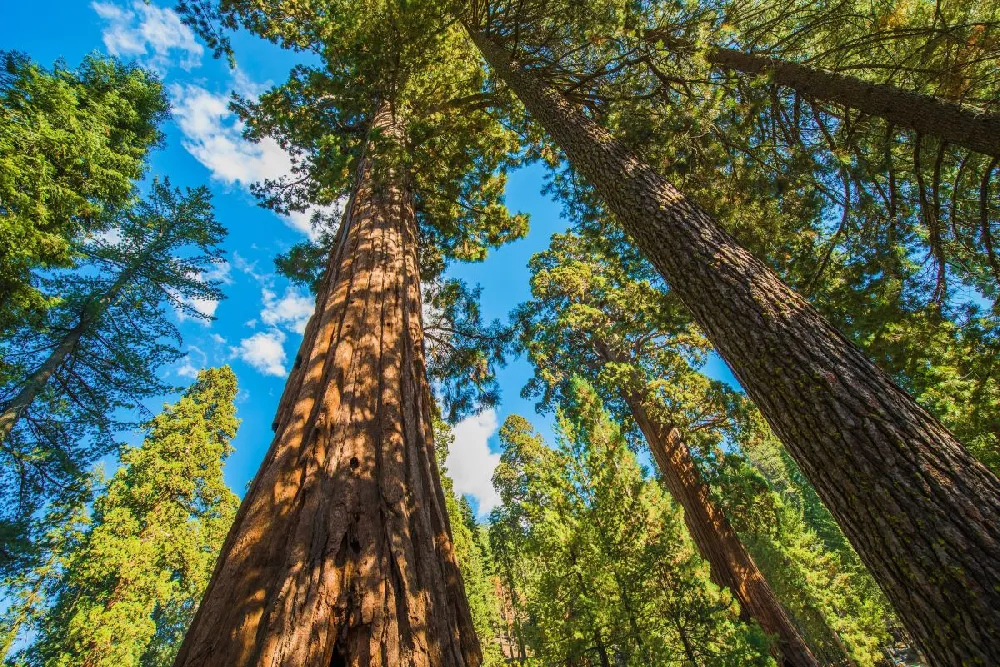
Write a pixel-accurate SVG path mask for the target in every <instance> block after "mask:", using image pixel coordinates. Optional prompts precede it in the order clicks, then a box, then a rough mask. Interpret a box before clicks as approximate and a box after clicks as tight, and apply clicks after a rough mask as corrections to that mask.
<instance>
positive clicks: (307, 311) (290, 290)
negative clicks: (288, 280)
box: [260, 287, 316, 333]
mask: <svg viewBox="0 0 1000 667" xmlns="http://www.w3.org/2000/svg"><path fill="white" fill-rule="evenodd" d="M262 294H263V300H264V309H263V310H262V311H261V313H260V319H261V321H262V322H263V323H264V324H270V325H272V326H288V327H289V328H291V329H292V331H295V332H296V333H302V332H304V331H305V330H306V324H307V323H308V322H309V317H310V316H311V315H312V312H313V309H314V308H315V306H316V301H315V299H313V298H312V297H311V296H309V295H308V294H302V293H301V292H299V291H298V290H297V289H295V288H294V287H287V288H285V294H284V296H282V297H281V298H280V299H279V298H278V295H277V294H275V293H274V292H272V291H271V290H269V289H267V288H266V287H265V288H264V289H263V290H262Z"/></svg>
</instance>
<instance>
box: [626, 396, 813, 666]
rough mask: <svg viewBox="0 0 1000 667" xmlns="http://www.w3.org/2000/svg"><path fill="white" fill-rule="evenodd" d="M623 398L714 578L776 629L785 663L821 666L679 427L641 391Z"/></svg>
mask: <svg viewBox="0 0 1000 667" xmlns="http://www.w3.org/2000/svg"><path fill="white" fill-rule="evenodd" d="M624 400H625V402H626V404H628V407H629V410H630V411H631V413H632V416H633V417H634V418H635V421H636V424H638V425H639V430H641V431H642V434H643V436H644V437H645V438H646V442H647V443H648V445H649V450H650V452H652V454H653V459H654V460H655V461H656V465H657V467H658V468H659V470H660V474H661V475H662V477H663V482H664V484H665V485H666V487H667V490H668V491H670V495H671V496H672V497H673V499H674V500H675V501H677V503H678V504H679V505H680V506H681V507H682V508H683V509H684V523H685V524H686V525H687V528H688V532H689V533H691V539H693V540H694V543H695V546H697V547H698V552H699V553H700V554H701V556H702V558H704V559H705V560H707V561H708V564H709V567H710V574H711V578H712V581H713V582H715V584H716V585H718V586H722V587H725V588H728V589H729V590H730V591H732V593H733V595H734V596H735V597H736V599H737V600H738V601H739V603H740V612H741V614H742V615H743V617H744V618H752V619H754V620H755V621H757V622H758V623H759V624H760V627H761V628H762V629H763V630H764V632H766V633H768V634H770V635H777V637H778V643H779V646H778V648H779V650H780V654H781V655H780V656H776V657H778V658H779V659H783V662H784V664H785V665H788V666H790V667H791V666H794V667H799V666H815V667H818V666H819V662H818V661H817V660H816V658H815V656H813V654H812V651H810V650H809V647H808V645H807V644H806V642H805V640H804V639H803V638H802V635H800V634H799V631H798V630H797V629H796V627H795V626H794V625H793V624H792V621H791V619H790V618H789V617H788V614H787V613H786V612H785V609H784V608H783V607H782V606H781V603H780V602H779V601H778V598H777V596H776V595H775V594H774V591H773V590H772V589H771V585H770V584H768V583H767V580H766V579H765V578H764V575H763V574H761V572H760V570H759V569H758V568H757V564H756V563H755V562H754V560H753V557H752V556H751V555H750V554H749V553H748V552H747V550H746V547H744V546H743V542H742V541H741V540H740V538H739V536H738V535H737V534H736V531H734V530H733V527H732V526H731V525H730V524H729V520H728V519H727V518H726V515H725V513H723V511H722V510H721V509H720V508H719V507H717V506H716V505H715V503H714V502H712V498H711V495H710V492H709V489H708V486H707V485H706V484H705V483H704V482H703V481H702V480H701V476H700V474H699V473H698V469H697V467H696V466H695V462H694V459H692V458H691V450H689V449H688V446H687V444H686V443H685V442H684V440H683V439H682V438H681V434H680V432H679V431H678V430H677V429H676V428H674V427H673V426H670V425H666V424H663V423H661V422H660V421H659V420H656V419H653V418H652V417H651V416H650V414H649V412H648V411H647V410H646V407H645V405H644V404H643V402H642V400H641V398H640V397H639V396H636V395H635V394H626V395H625V396H624Z"/></svg>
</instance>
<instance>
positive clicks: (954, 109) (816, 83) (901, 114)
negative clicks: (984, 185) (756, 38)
mask: <svg viewBox="0 0 1000 667" xmlns="http://www.w3.org/2000/svg"><path fill="white" fill-rule="evenodd" d="M705 60H707V61H708V62H709V63H711V64H712V65H715V66H716V67H718V68H720V69H727V70H730V71H735V72H740V73H743V74H754V75H764V76H768V77H770V78H771V80H772V81H774V83H775V84H777V85H779V86H782V87H785V88H791V89H793V90H795V91H797V92H798V93H799V94H801V95H802V96H804V97H808V98H810V99H814V100H820V101H823V102H835V103H837V104H843V105H844V106H847V107H850V108H851V109H855V110H857V111H860V112H862V113H863V114H865V115H868V116H874V117H876V118H881V119H883V120H885V121H886V122H888V123H889V124H890V125H896V126H899V127H903V128H906V129H908V130H913V131H914V132H917V133H918V134H927V135H930V136H934V137H937V138H939V139H940V140H942V141H945V142H947V143H950V144H955V145H957V146H964V147H965V148H968V149H970V150H973V151H976V152H978V153H985V154H987V155H993V156H1000V115H997V114H985V113H979V112H977V111H975V110H973V109H970V108H968V107H966V106H962V105H961V104H955V103H954V102H946V101H943V100H939V99H937V98H936V97H933V96H931V95H924V94H922V93H914V92H911V91H908V90H903V89H902V88H898V87H896V86H889V85H885V84H880V83H870V82H868V81H864V80H862V79H858V78H856V77H853V76H846V75H844V74H838V73H836V72H828V71H826V70H822V69H817V68H815V67H810V66H809V65H803V64H801V63H796V62H792V61H789V60H779V59H777V58H770V57H768V56H763V55H760V54H755V53H746V52H745V51H739V50H737V49H724V48H710V49H709V50H708V51H706V53H705Z"/></svg>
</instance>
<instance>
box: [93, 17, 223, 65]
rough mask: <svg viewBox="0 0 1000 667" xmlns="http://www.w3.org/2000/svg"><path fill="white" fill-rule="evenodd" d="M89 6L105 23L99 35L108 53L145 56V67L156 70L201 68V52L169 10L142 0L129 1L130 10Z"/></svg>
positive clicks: (191, 33)
mask: <svg viewBox="0 0 1000 667" xmlns="http://www.w3.org/2000/svg"><path fill="white" fill-rule="evenodd" d="M90 6H91V7H92V8H93V10H94V11H95V12H97V15H98V16H100V17H101V18H102V19H104V21H106V22H107V24H108V25H107V26H106V27H105V28H104V32H103V33H102V34H101V37H102V38H103V40H104V46H105V47H106V48H107V49H108V53H110V54H112V55H116V56H145V57H144V58H143V60H144V61H145V62H146V64H147V65H149V66H151V67H153V68H155V69H157V70H160V71H163V70H166V69H169V68H170V67H172V66H173V65H175V64H176V65H178V66H180V67H181V69H184V70H185V71H190V70H191V69H193V68H195V67H198V66H200V65H201V56H202V54H203V53H204V51H205V49H204V48H203V47H202V45H201V44H199V43H198V40H197V39H195V36H194V31H192V30H191V28H189V27H188V26H186V25H184V24H183V23H182V22H181V19H180V17H179V16H178V15H177V12H175V11H173V10H172V9H167V8H163V7H157V6H156V5H154V4H149V3H146V2H143V1H142V0H133V2H132V3H131V5H130V6H129V7H130V8H129V7H123V6H119V5H116V4H114V3H112V2H93V3H91V5H90Z"/></svg>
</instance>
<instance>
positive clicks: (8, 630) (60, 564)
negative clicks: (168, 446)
mask: <svg viewBox="0 0 1000 667" xmlns="http://www.w3.org/2000/svg"><path fill="white" fill-rule="evenodd" d="M102 481H103V480H102V479H101V478H100V475H99V474H94V475H92V476H90V477H85V478H83V479H81V480H78V481H77V482H76V483H75V484H74V486H73V488H71V489H67V491H66V492H65V493H63V494H62V495H61V497H60V498H58V499H56V500H55V501H54V502H53V503H52V504H51V505H50V506H49V507H48V508H46V510H45V512H44V513H42V514H41V516H40V517H39V518H37V519H36V520H35V521H36V523H37V525H36V526H33V527H32V532H33V533H36V534H38V535H41V536H42V538H41V539H40V540H38V543H37V544H35V545H31V546H32V547H33V548H34V552H33V553H32V554H31V555H32V556H33V557H34V559H33V562H34V565H33V566H32V567H23V568H21V569H19V570H18V571H16V572H13V573H11V574H9V575H7V576H5V577H4V578H3V579H2V581H0V592H2V594H3V596H4V601H5V602H6V603H7V605H8V606H7V608H6V609H5V610H4V613H3V614H2V615H0V664H9V663H7V662H6V658H7V656H8V655H9V654H10V652H11V649H12V648H13V646H14V643H15V642H16V641H17V640H18V638H19V637H23V636H24V635H25V634H26V633H27V632H28V631H31V630H34V629H35V628H37V627H38V624H39V622H40V621H41V619H43V618H44V616H45V612H46V608H47V607H48V605H49V604H51V602H52V600H54V599H55V598H56V597H57V596H58V595H59V590H60V587H61V585H62V577H63V574H64V573H65V570H66V565H67V563H68V562H69V560H70V557H71V556H72V554H73V552H74V551H75V550H76V549H78V548H80V545H81V544H82V543H83V541H84V540H85V539H86V536H87V531H88V529H89V527H90V509H89V503H90V502H92V500H93V491H94V487H95V486H98V485H99V484H100V483H101V482H102Z"/></svg>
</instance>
